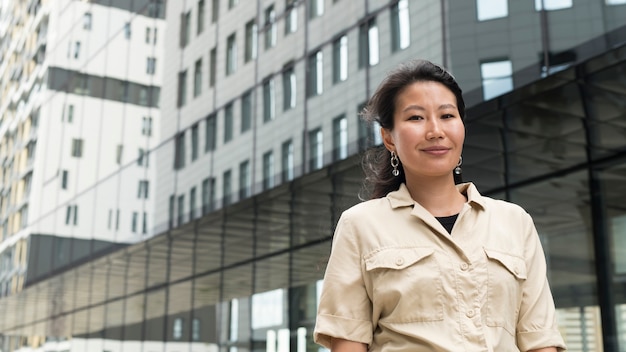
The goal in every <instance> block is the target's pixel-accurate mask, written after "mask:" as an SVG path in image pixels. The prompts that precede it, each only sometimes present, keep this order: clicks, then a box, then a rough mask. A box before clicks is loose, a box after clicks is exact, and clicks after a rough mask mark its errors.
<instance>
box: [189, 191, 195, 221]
mask: <svg viewBox="0 0 626 352" xmlns="http://www.w3.org/2000/svg"><path fill="white" fill-rule="evenodd" d="M195 218H196V187H191V191H189V220H193V219H195Z"/></svg>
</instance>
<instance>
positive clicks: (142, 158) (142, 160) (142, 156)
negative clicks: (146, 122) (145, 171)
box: [137, 148, 150, 167]
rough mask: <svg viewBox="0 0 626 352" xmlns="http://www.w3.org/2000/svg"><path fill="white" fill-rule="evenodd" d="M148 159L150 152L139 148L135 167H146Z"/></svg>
mask: <svg viewBox="0 0 626 352" xmlns="http://www.w3.org/2000/svg"><path fill="white" fill-rule="evenodd" d="M149 158H150V152H149V151H146V150H144V149H143V148H139V156H138V157H137V165H139V166H143V167H148V160H150V159H149Z"/></svg>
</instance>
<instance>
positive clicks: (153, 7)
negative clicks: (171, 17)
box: [148, 0, 164, 18]
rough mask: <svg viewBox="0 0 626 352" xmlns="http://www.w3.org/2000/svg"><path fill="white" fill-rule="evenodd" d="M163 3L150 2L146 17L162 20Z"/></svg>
mask: <svg viewBox="0 0 626 352" xmlns="http://www.w3.org/2000/svg"><path fill="white" fill-rule="evenodd" d="M163 1H164V0H152V1H150V4H149V6H148V16H149V17H153V18H163V17H164V13H163V12H164V11H163Z"/></svg>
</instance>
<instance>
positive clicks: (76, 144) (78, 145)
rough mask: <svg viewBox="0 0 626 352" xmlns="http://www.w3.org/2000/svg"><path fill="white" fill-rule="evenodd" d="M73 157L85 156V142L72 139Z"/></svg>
mask: <svg viewBox="0 0 626 352" xmlns="http://www.w3.org/2000/svg"><path fill="white" fill-rule="evenodd" d="M72 156H73V157H76V158H80V157H82V156H83V140H82V139H78V138H74V139H72Z"/></svg>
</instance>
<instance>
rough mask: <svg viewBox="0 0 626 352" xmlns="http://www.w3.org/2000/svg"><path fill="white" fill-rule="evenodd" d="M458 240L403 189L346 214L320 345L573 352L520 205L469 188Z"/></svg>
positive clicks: (327, 284)
mask: <svg viewBox="0 0 626 352" xmlns="http://www.w3.org/2000/svg"><path fill="white" fill-rule="evenodd" d="M458 187H459V190H460V191H461V192H462V193H464V194H466V195H467V198H468V202H467V203H466V204H465V205H464V208H463V210H462V211H461V213H460V214H459V217H458V219H457V221H456V223H455V225H454V228H453V230H452V234H451V235H450V234H448V232H447V231H446V230H445V229H444V228H443V226H442V225H441V224H440V223H439V222H438V221H437V219H435V218H434V217H433V216H432V215H431V214H430V213H429V212H428V211H427V210H426V209H424V208H423V207H422V206H420V205H419V204H418V203H416V202H415V201H414V200H413V199H412V198H411V196H410V194H409V192H408V189H407V188H406V186H405V185H404V184H403V185H402V186H401V187H400V189H399V190H398V191H395V192H391V193H389V194H388V195H387V197H385V198H380V199H374V200H370V201H367V202H363V203H360V204H358V205H356V206H354V207H352V208H350V209H348V210H347V211H345V212H344V213H343V214H342V216H341V218H340V219H339V222H338V224H337V229H336V232H335V236H334V239H333V245H332V251H331V255H330V259H329V262H328V266H327V269H326V273H325V276H324V286H323V287H324V288H323V290H322V293H321V297H320V304H319V310H318V315H317V321H316V326H315V341H316V342H317V343H319V344H321V345H323V346H326V347H329V345H330V338H331V336H332V337H339V338H343V339H347V340H352V341H359V342H363V343H366V344H368V345H369V351H385V352H391V351H498V352H502V351H520V350H521V351H527V350H530V349H534V348H540V347H549V346H557V347H559V350H564V349H565V344H564V342H563V339H562V337H561V335H560V333H559V331H558V329H557V325H556V319H555V308H554V302H553V299H552V295H551V293H550V288H549V286H548V281H547V278H546V263H545V258H544V253H543V250H542V248H541V243H540V241H539V237H538V235H537V231H536V229H535V226H534V224H533V221H532V219H531V217H530V216H529V215H528V213H526V211H524V210H523V209H522V208H520V207H519V206H517V205H514V204H511V203H508V202H504V201H499V200H494V199H491V198H488V197H483V196H481V195H480V194H479V193H478V191H477V190H476V187H475V186H474V185H473V184H471V183H466V184H463V185H459V186H458Z"/></svg>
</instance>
